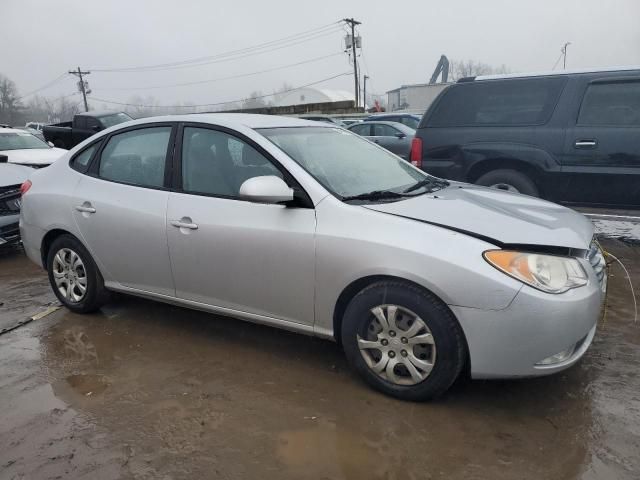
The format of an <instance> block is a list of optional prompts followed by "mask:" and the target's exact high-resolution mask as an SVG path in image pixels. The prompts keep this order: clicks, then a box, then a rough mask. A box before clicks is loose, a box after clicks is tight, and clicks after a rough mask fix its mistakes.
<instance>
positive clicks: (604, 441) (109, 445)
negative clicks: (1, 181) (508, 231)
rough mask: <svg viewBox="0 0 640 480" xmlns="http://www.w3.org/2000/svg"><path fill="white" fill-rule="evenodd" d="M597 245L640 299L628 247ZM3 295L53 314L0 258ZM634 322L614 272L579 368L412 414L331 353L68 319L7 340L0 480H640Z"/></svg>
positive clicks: (278, 338) (175, 324)
mask: <svg viewBox="0 0 640 480" xmlns="http://www.w3.org/2000/svg"><path fill="white" fill-rule="evenodd" d="M599 228H600V230H601V232H602V234H603V236H604V237H606V236H609V237H615V236H616V234H614V233H611V232H609V233H607V226H606V225H604V226H603V225H600V227H599ZM639 239H640V237H639ZM603 245H604V247H605V248H606V249H608V250H610V251H611V252H612V253H613V254H614V255H616V256H617V257H618V258H620V259H621V260H622V261H623V263H624V264H625V265H626V266H627V267H628V268H629V270H630V272H631V276H632V278H633V279H634V280H635V283H636V284H637V285H639V286H640V246H637V245H636V244H635V243H634V239H633V238H631V237H629V238H625V241H621V240H617V239H611V238H610V239H606V238H605V239H604V240H603ZM0 296H1V298H0V301H3V302H5V304H4V305H2V306H0V319H2V318H4V319H7V318H17V317H20V318H22V317H24V316H29V315H32V314H33V313H36V312H37V311H42V310H43V309H45V308H46V306H47V305H48V304H49V303H50V302H51V301H52V298H53V297H52V295H51V293H50V292H49V287H48V285H47V281H46V276H45V275H44V273H43V272H42V271H40V270H38V269H37V268H36V267H34V266H33V265H32V264H31V263H30V262H29V261H28V260H27V259H26V258H25V257H24V256H23V254H22V253H21V252H20V251H15V252H11V253H8V254H4V255H0ZM633 315H634V312H633V302H632V300H631V294H630V291H629V286H628V283H627V279H626V278H625V275H624V272H623V271H622V270H621V268H619V267H618V266H616V265H612V266H611V270H610V284H609V297H608V303H607V309H606V313H605V315H604V318H603V319H602V320H601V321H600V324H599V328H598V333H597V336H596V339H595V342H594V345H593V346H592V348H591V349H590V350H589V351H588V352H587V355H586V356H585V358H584V359H583V360H582V361H581V362H580V363H579V364H578V365H577V366H575V367H574V368H572V369H570V370H568V371H566V372H563V373H561V374H559V375H556V376H552V377H546V378H539V379H531V380H521V381H493V382H488V381H468V380H466V381H465V380H461V381H459V382H458V383H457V384H456V385H454V387H453V389H452V390H451V391H450V392H449V393H448V394H446V395H445V397H444V398H442V399H441V400H439V401H437V402H432V403H424V404H416V403H406V402H401V401H398V400H394V399H391V398H388V397H385V396H383V395H381V394H378V393H376V392H374V391H372V390H370V389H369V388H367V387H366V386H365V385H364V384H363V383H362V382H360V381H359V380H358V378H357V377H356V376H355V375H354V374H352V373H351V372H350V371H349V370H348V368H347V366H346V363H345V360H344V358H343V355H342V354H341V352H340V350H339V348H338V347H337V346H336V345H334V344H332V343H330V342H326V341H321V340H317V339H313V338H309V337H305V336H300V335H296V334H291V333H287V332H284V331H279V330H275V329H271V328H268V327H263V326H258V325H253V324H248V323H243V322H240V321H236V320H232V319H227V318H223V317H217V316H213V315H209V314H205V313H201V312H195V311H190V310H185V309H182V308H178V307H173V306H168V305H163V304H158V303H154V302H150V301H146V300H140V299H135V298H130V297H125V296H118V297H117V298H116V299H115V301H114V302H113V303H111V304H109V305H108V306H106V307H105V308H103V309H102V311H101V312H99V313H96V314H92V315H84V316H82V315H76V314H73V313H71V312H69V311H68V310H66V309H60V310H58V311H56V312H54V313H51V314H50V315H47V316H45V317H43V318H40V319H38V320H35V321H33V322H31V323H29V324H26V325H23V326H21V327H19V328H16V329H15V330H12V331H10V332H8V333H5V334H4V335H0V478H2V479H5V478H6V479H23V478H24V479H27V478H29V479H31V478H33V479H47V478H91V479H92V480H96V479H102V478H109V479H113V478H137V479H152V478H153V479H155V478H161V479H181V478H223V479H236V478H258V479H261V478H284V479H289V478H291V479H303V478H309V479H342V478H344V479H363V478H368V479H431V478H433V479H436V478H442V479H445V478H446V479H514V478H517V479H536V480H538V479H638V478H640V380H639V378H638V373H639V371H640V353H639V351H638V347H639V345H640V324H634V323H633Z"/></svg>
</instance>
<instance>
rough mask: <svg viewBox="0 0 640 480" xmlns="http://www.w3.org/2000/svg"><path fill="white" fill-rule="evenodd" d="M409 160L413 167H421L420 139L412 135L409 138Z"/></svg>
mask: <svg viewBox="0 0 640 480" xmlns="http://www.w3.org/2000/svg"><path fill="white" fill-rule="evenodd" d="M409 160H410V161H411V165H413V166H414V167H418V168H420V167H422V139H421V138H418V137H413V140H411V153H410V154H409Z"/></svg>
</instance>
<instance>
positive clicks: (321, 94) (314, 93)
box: [275, 87, 355, 107]
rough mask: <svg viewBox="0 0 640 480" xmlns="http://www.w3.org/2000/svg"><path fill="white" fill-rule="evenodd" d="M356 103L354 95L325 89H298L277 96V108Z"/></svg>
mask: <svg viewBox="0 0 640 480" xmlns="http://www.w3.org/2000/svg"><path fill="white" fill-rule="evenodd" d="M349 100H351V101H354V100H355V98H354V95H353V93H349V92H347V91H344V90H328V89H324V88H310V87H305V88H298V89H296V90H292V91H290V92H286V93H282V94H279V95H276V99H275V106H276V107H285V106H289V105H306V104H309V103H327V102H344V101H349Z"/></svg>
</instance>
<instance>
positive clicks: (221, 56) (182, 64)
mask: <svg viewBox="0 0 640 480" xmlns="http://www.w3.org/2000/svg"><path fill="white" fill-rule="evenodd" d="M339 23H340V22H333V23H330V24H328V25H323V26H321V27H317V28H314V29H311V30H307V31H305V32H301V33H297V34H294V35H289V36H286V37H282V38H280V39H277V40H271V41H269V42H264V43H260V44H257V45H253V46H250V47H245V48H241V49H237V50H231V51H228V52H223V53H218V54H216V55H209V56H205V57H199V58H193V59H189V60H181V61H177V62H169V63H161V64H156V65H143V66H132V67H121V68H93V69H92V70H93V71H94V72H118V73H124V72H139V71H156V70H173V69H176V68H187V67H191V66H199V65H206V64H208V63H216V61H228V60H229V59H231V58H232V57H239V58H244V57H245V56H249V54H251V55H257V54H260V53H266V52H268V51H273V50H278V49H280V48H288V47H289V46H293V45H298V44H300V43H304V42H307V41H310V40H315V39H316V38H320V37H322V36H325V35H329V34H332V33H334V31H338V30H339V29H340V25H339ZM276 46H277V48H272V47H276ZM261 50H266V51H261Z"/></svg>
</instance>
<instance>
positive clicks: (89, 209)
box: [76, 203, 96, 213]
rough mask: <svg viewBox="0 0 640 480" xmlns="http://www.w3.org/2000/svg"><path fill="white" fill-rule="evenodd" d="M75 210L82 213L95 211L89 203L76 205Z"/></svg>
mask: <svg viewBox="0 0 640 480" xmlns="http://www.w3.org/2000/svg"><path fill="white" fill-rule="evenodd" d="M76 210H77V211H79V212H83V213H96V209H95V208H93V207H92V206H91V204H87V203H84V204H82V205H76Z"/></svg>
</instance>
